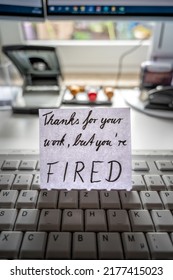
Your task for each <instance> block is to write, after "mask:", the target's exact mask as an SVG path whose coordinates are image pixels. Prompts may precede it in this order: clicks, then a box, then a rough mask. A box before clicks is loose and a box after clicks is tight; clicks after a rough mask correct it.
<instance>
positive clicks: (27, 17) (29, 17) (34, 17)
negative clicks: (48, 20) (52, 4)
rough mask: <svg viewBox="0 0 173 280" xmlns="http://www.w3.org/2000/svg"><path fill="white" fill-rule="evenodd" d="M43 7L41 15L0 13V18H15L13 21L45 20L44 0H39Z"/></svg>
mask: <svg viewBox="0 0 173 280" xmlns="http://www.w3.org/2000/svg"><path fill="white" fill-rule="evenodd" d="M40 1H41V5H42V8H43V13H42V14H41V15H34V14H15V15H12V14H10V13H9V14H6V15H3V14H1V13H0V20H15V21H45V17H46V11H45V1H44V0H40Z"/></svg>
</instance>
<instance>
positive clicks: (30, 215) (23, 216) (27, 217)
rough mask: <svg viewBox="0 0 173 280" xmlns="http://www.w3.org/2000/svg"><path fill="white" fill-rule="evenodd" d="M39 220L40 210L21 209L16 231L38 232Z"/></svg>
mask: <svg viewBox="0 0 173 280" xmlns="http://www.w3.org/2000/svg"><path fill="white" fill-rule="evenodd" d="M38 218H39V210H38V209H20V211H19V214H18V217H17V220H16V224H15V230H21V231H27V230H33V231H34V230H36V229H37V223H38Z"/></svg>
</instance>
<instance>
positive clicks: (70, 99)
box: [62, 85, 114, 107]
mask: <svg viewBox="0 0 173 280" xmlns="http://www.w3.org/2000/svg"><path fill="white" fill-rule="evenodd" d="M113 96H114V88H111V87H107V88H105V89H103V87H102V86H99V87H98V86H88V85H87V86H82V87H81V86H77V85H71V86H68V87H66V90H65V92H64V96H63V100H62V104H63V105H76V106H93V107H94V106H111V105H112V99H113Z"/></svg>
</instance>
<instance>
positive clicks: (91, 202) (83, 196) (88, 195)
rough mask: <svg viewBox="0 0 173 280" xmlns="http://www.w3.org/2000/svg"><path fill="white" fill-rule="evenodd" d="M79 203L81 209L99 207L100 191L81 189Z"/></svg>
mask: <svg viewBox="0 0 173 280" xmlns="http://www.w3.org/2000/svg"><path fill="white" fill-rule="evenodd" d="M79 203H80V205H79V208H81V209H87V208H95V209H97V208H99V196H98V191H84V190H82V191H80V198H79Z"/></svg>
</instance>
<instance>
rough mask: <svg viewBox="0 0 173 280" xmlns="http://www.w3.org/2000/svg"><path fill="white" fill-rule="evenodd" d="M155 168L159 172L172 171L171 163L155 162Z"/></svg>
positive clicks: (164, 161) (172, 164) (172, 165)
mask: <svg viewBox="0 0 173 280" xmlns="http://www.w3.org/2000/svg"><path fill="white" fill-rule="evenodd" d="M156 166H157V168H158V169H159V170H160V171H173V163H172V162H171V161H166V160H159V161H156Z"/></svg>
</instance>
